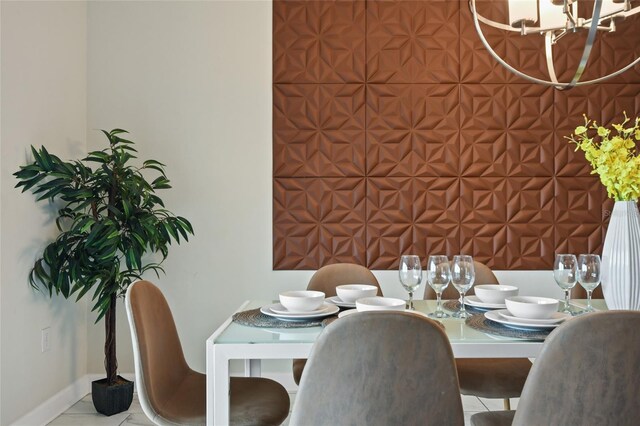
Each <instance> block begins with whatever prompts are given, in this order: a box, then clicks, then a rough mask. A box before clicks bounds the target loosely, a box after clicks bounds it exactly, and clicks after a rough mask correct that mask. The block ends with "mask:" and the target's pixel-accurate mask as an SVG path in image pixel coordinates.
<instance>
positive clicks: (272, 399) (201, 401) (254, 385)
mask: <svg viewBox="0 0 640 426" xmlns="http://www.w3.org/2000/svg"><path fill="white" fill-rule="evenodd" d="M125 299H126V309H127V317H128V318H129V327H130V329H131V340H132V343H133V359H134V364H135V373H136V389H137V391H138V397H139V399H140V405H141V406H142V410H143V411H144V413H145V414H146V416H147V417H148V418H149V419H150V420H151V421H152V422H154V423H155V424H157V425H167V426H168V425H172V426H173V425H203V424H205V421H206V400H205V396H206V380H205V379H206V376H205V375H204V374H202V373H198V372H196V371H194V370H192V369H191V368H189V366H188V365H187V362H186V361H185V358H184V353H183V352H182V345H181V344H180V338H179V337H178V332H177V330H176V326H175V323H174V321H173V315H172V314H171V310H170V308H169V305H168V304H167V301H166V299H165V297H164V295H163V294H162V292H161V291H160V289H159V288H158V287H156V286H155V285H153V284H152V283H150V282H149V281H137V282H135V283H133V284H132V285H130V286H129V288H128V290H127V294H126V297H125ZM230 400H231V403H230V418H231V422H230V423H231V424H232V425H277V424H281V423H282V422H283V421H284V420H285V419H286V417H287V415H288V413H289V394H288V393H287V391H286V390H285V389H284V388H283V387H282V385H280V384H279V383H277V382H275V381H273V380H269V379H263V378H243V377H240V378H236V377H232V378H231V383H230Z"/></svg>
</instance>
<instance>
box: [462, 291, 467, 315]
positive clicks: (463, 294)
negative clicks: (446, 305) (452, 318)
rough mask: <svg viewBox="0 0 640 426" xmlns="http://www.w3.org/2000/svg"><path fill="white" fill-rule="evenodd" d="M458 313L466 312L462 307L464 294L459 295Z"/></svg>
mask: <svg viewBox="0 0 640 426" xmlns="http://www.w3.org/2000/svg"><path fill="white" fill-rule="evenodd" d="M460 312H467V310H466V309H465V307H464V293H460Z"/></svg>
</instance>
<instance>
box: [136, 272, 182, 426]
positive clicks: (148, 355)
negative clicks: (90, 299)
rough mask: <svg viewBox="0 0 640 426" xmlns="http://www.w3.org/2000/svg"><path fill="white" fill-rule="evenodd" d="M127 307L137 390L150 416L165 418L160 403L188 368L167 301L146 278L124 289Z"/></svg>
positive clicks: (171, 392) (146, 412)
mask: <svg viewBox="0 0 640 426" xmlns="http://www.w3.org/2000/svg"><path fill="white" fill-rule="evenodd" d="M125 301H126V309H127V316H128V318H129V327H130V329H131V340H132V343H133V358H134V364H135V372H136V389H137V392H138V396H139V399H140V404H141V405H142V409H143V410H144V412H145V414H146V415H147V417H149V418H150V419H152V420H153V419H156V420H160V419H158V416H159V417H160V418H165V417H166V415H165V413H164V412H163V411H164V410H163V408H162V407H163V405H165V404H164V403H165V402H166V401H168V399H169V398H170V396H171V395H172V394H173V393H175V389H176V388H177V387H179V385H180V384H181V382H182V380H183V379H184V377H185V376H186V375H187V374H188V373H189V372H190V371H191V369H190V368H189V366H188V365H187V362H186V360H185V358H184V353H183V352H182V345H181V344H180V338H179V337H178V332H177V330H176V326H175V323H174V321H173V315H172V314H171V310H170V309H169V305H168V304H167V301H166V299H165V297H164V295H163V294H162V292H161V291H160V289H159V288H158V287H156V286H155V285H153V284H152V283H150V282H149V281H136V282H135V283H133V284H131V285H130V286H129V288H128V289H127V294H126V300H125Z"/></svg>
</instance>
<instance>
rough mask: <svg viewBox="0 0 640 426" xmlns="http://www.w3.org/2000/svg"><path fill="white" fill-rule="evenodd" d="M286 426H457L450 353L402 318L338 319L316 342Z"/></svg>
mask: <svg viewBox="0 0 640 426" xmlns="http://www.w3.org/2000/svg"><path fill="white" fill-rule="evenodd" d="M290 424H291V425H304V426H316V425H331V426H334V425H367V426H375V425H385V426H387V425H452V426H455V425H463V424H464V414H463V411H462V402H461V400H460V391H459V389H458V381H457V377H456V369H455V365H454V363H453V353H452V351H451V345H450V344H449V340H448V339H447V336H446V335H445V333H444V331H443V330H442V328H441V327H440V326H439V325H438V324H437V323H436V322H434V321H432V320H430V319H428V318H426V317H424V316H421V315H416V314H410V313H405V312H362V313H359V314H356V315H350V316H347V317H344V318H341V319H339V320H337V321H335V322H333V323H332V324H330V325H329V326H327V327H326V328H325V329H324V330H323V332H322V334H320V337H318V339H317V341H316V343H315V345H314V346H313V349H312V351H311V355H310V357H309V361H308V363H307V367H306V370H305V373H304V375H303V376H302V381H301V383H300V388H299V390H298V394H297V396H296V401H295V403H294V405H293V412H292V414H291V422H290Z"/></svg>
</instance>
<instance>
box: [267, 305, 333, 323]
mask: <svg viewBox="0 0 640 426" xmlns="http://www.w3.org/2000/svg"><path fill="white" fill-rule="evenodd" d="M275 305H280V304H279V303H274V304H273V305H267V306H263V307H262V308H260V312H262V313H263V314H265V315H269V316H270V317H275V318H279V319H284V320H300V321H302V320H308V319H313V318H322V317H328V316H329V315H333V314H335V313H336V312H338V311H339V310H340V308H338V307H337V306H335V305H331V304H329V303H325V304H324V305H323V306H325V305H326V306H328V308H327V309H326V310H323V311H322V312H318V313H311V314H310V313H305V314H291V313H289V314H278V313H276V312H273V311H272V310H271V308H272V307H273V306H275ZM281 306H282V305H281ZM276 309H277V308H276Z"/></svg>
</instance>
